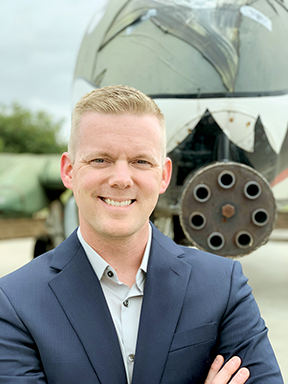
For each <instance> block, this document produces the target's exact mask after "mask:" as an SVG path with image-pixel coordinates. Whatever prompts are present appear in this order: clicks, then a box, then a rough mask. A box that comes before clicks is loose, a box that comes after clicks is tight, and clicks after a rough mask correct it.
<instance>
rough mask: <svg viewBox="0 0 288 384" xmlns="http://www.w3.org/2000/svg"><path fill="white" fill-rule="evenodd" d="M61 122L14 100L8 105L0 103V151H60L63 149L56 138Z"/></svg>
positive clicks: (62, 145)
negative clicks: (10, 105)
mask: <svg viewBox="0 0 288 384" xmlns="http://www.w3.org/2000/svg"><path fill="white" fill-rule="evenodd" d="M62 123H63V122H62V121H57V122H55V121H53V119H52V117H51V116H50V115H49V114H47V113H46V112H43V111H39V112H31V111H29V110H28V109H25V108H24V107H22V106H20V105H19V104H17V103H14V104H13V105H12V107H11V108H8V107H5V106H0V152H11V153H25V152H28V153H61V152H63V151H65V150H66V145H64V144H63V143H61V142H59V140H58V136H59V131H60V129H61V126H62Z"/></svg>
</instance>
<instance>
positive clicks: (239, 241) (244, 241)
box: [235, 231, 254, 249]
mask: <svg viewBox="0 0 288 384" xmlns="http://www.w3.org/2000/svg"><path fill="white" fill-rule="evenodd" d="M253 241H254V239H253V236H252V235H251V233H249V232H248V231H239V232H238V233H237V234H236V236H235V243H236V245H237V247H239V248H241V249H246V248H249V247H252V245H253Z"/></svg>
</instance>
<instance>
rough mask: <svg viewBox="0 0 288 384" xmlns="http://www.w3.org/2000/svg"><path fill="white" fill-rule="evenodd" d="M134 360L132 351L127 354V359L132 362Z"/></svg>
mask: <svg viewBox="0 0 288 384" xmlns="http://www.w3.org/2000/svg"><path fill="white" fill-rule="evenodd" d="M134 360H135V355H134V354H133V353H130V355H129V356H128V361H130V363H134Z"/></svg>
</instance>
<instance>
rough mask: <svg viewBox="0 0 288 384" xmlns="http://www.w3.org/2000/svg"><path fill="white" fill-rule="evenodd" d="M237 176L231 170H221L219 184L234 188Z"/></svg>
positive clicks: (222, 186) (226, 187)
mask: <svg viewBox="0 0 288 384" xmlns="http://www.w3.org/2000/svg"><path fill="white" fill-rule="evenodd" d="M235 182H236V177H235V175H234V173H233V172H231V171H227V170H225V171H222V172H220V174H219V176H218V184H219V185H220V187H221V188H224V189H229V188H232V187H233V185H235Z"/></svg>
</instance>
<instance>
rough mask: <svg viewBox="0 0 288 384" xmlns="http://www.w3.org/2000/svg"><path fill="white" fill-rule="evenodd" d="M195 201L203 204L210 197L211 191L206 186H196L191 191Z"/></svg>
mask: <svg viewBox="0 0 288 384" xmlns="http://www.w3.org/2000/svg"><path fill="white" fill-rule="evenodd" d="M193 196H194V198H195V200H197V201H199V202H200V203H205V202H206V201H208V200H209V199H210V197H211V189H210V188H209V187H208V185H206V184H198V185H196V187H195V188H194V190H193Z"/></svg>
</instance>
